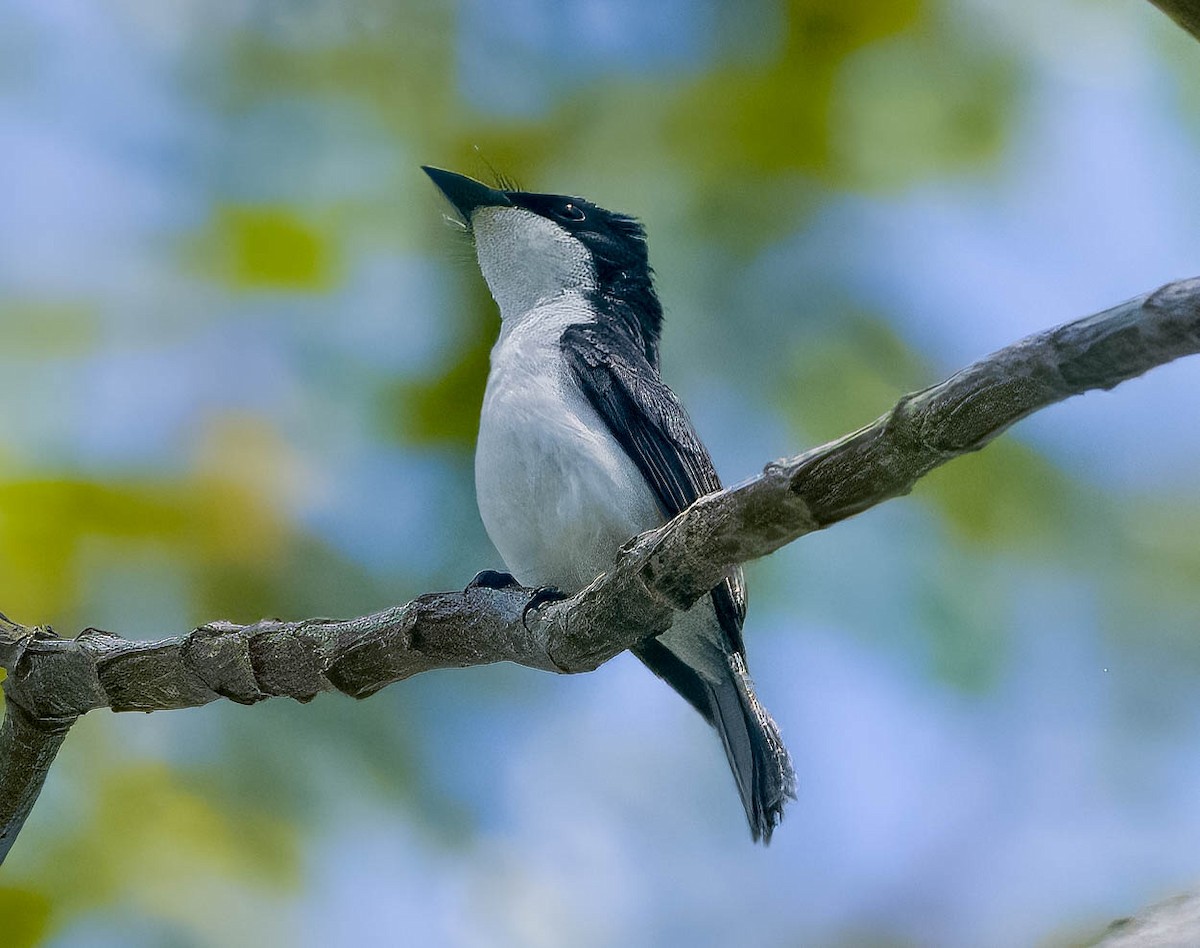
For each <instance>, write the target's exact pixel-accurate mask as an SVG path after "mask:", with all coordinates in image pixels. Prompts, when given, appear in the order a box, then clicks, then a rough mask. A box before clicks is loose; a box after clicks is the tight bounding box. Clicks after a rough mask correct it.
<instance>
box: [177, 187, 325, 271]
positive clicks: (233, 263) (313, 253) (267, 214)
mask: <svg viewBox="0 0 1200 948" xmlns="http://www.w3.org/2000/svg"><path fill="white" fill-rule="evenodd" d="M200 246H201V250H200V254H201V257H202V259H203V260H204V261H205V262H206V264H207V265H208V266H209V267H210V268H211V269H212V270H213V271H214V272H215V273H216V274H217V275H218V276H219V277H220V278H221V279H223V280H226V281H228V282H229V283H232V284H233V285H235V286H240V287H246V288H250V289H252V288H256V287H257V288H274V289H282V288H287V289H294V290H308V291H319V290H323V289H326V288H328V287H329V286H330V284H331V283H332V282H333V279H334V272H335V264H334V260H333V254H334V244H333V241H332V239H331V238H330V237H328V236H325V235H323V234H322V233H321V232H320V231H319V230H318V229H317V227H316V226H315V225H314V224H312V223H310V222H308V221H305V220H303V219H302V218H301V217H300V215H299V214H297V213H296V212H295V211H293V210H291V209H290V208H286V207H233V206H225V207H218V208H217V209H216V213H215V215H214V217H213V222H212V232H211V233H209V234H205V235H204V237H203V238H202V241H201V245H200Z"/></svg>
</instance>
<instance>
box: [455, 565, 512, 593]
mask: <svg viewBox="0 0 1200 948" xmlns="http://www.w3.org/2000/svg"><path fill="white" fill-rule="evenodd" d="M520 585H521V584H520V583H518V582H517V577H515V576H514V575H513V574H512V573H505V572H502V571H501V570H498V569H481V570H480V571H479V572H478V573H476V574H475V578H474V579H473V580H471V581H470V582H469V583H467V589H511V588H512V587H513V586H520Z"/></svg>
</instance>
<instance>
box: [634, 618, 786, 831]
mask: <svg viewBox="0 0 1200 948" xmlns="http://www.w3.org/2000/svg"><path fill="white" fill-rule="evenodd" d="M634 654H636V655H637V657H638V658H640V659H641V660H642V662H643V663H645V665H646V666H647V667H648V668H649V669H650V670H651V671H652V672H654V673H655V674H656V675H658V676H659V677H660V678H662V679H663V680H664V681H666V682H667V683H668V684H669V685H670V686H671V687H672V688H674V689H675V690H676V691H678V692H679V693H680V694H681V695H682V696H683V697H684V698H686V699H687V700H688V702H689V703H690V704H691V705H692V706H693V707H694V708H695V709H696V710H697V711H699V712H700V713H701V714H702V715H703V716H704V718H705V720H707V721H708V723H709V724H711V725H712V726H713V727H714V728H716V730H717V733H718V734H720V736H721V743H722V744H723V745H724V747H725V756H726V757H728V758H729V767H730V769H731V770H732V771H733V777H734V781H735V782H736V783H737V788H738V793H739V794H740V796H741V798H742V806H744V807H745V809H746V819H747V820H748V821H749V822H750V832H751V834H752V835H753V837H754V839H755V841H758V840H759V839H761V840H762V841H763V842H764V843H769V842H770V841H771V833H772V832H773V831H774V829H775V827H776V826H778V825H779V821H780V820H781V819H782V818H783V806H784V803H785V802H786V801H787V800H791V799H795V796H796V774H795V771H794V770H793V769H792V761H791V758H790V757H789V756H788V752H787V748H786V747H784V745H783V738H782V737H781V736H780V734H779V727H778V725H776V723H775V722H774V720H772V718H771V715H769V714H768V713H767V711H766V709H765V708H763V706H762V705H761V704H759V702H758V698H757V697H756V696H755V694H754V683H753V682H752V681H751V680H750V676H749V674H747V672H746V663H745V661H744V660H743V658H742V656H741V655H740V654H738V653H737V652H731V653H728V654H722V655H721V656H720V658H719V659H718V658H717V656H715V655H714V656H712V657H713V659H714V661H711V662H708V661H706V662H705V663H704V664H705V666H706V667H705V668H704V672H707V674H705V673H702V672H701V671H700V670H699V669H697V668H696V667H695V665H696V664H697V663H696V661H695V656H694V655H692V656H689V659H691V661H686V662H685V661H684V660H683V659H682V658H681V657H680V656H679V655H677V654H675V652H674V650H672V649H671V648H670V647H669V646H668V645H667V644H666V643H665V642H664V641H663V640H662V638H658V639H648V640H646V641H645V642H642V643H640V644H639V645H638V646H637V648H635V649H634ZM720 660H723V666H724V667H710V666H715V665H716V661H720Z"/></svg>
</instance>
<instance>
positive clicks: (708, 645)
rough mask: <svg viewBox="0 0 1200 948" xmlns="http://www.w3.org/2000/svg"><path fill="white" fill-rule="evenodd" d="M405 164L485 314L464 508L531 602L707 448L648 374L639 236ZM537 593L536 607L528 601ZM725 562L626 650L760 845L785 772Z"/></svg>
mask: <svg viewBox="0 0 1200 948" xmlns="http://www.w3.org/2000/svg"><path fill="white" fill-rule="evenodd" d="M422 170H423V171H424V172H425V173H426V174H427V175H428V176H429V177H430V178H431V179H432V181H433V183H434V184H435V185H436V186H437V188H438V189H439V190H440V191H441V193H442V194H443V195H444V196H445V198H446V199H447V200H448V201H449V203H450V205H451V206H452V208H453V209H454V211H455V212H456V214H457V219H451V220H454V222H455V223H457V224H459V226H461V228H462V229H464V230H465V231H466V232H467V233H468V234H469V235H470V237H471V239H472V242H473V244H474V250H475V257H476V259H477V261H478V264H479V268H480V270H481V271H482V274H483V278H484V280H485V282H486V283H487V286H488V289H489V290H490V292H491V295H492V298H493V299H494V300H495V302H496V305H497V306H498V307H499V310H500V333H499V337H498V339H497V340H496V343H495V345H494V347H493V348H492V350H491V357H490V369H489V372H488V379H487V386H486V389H485V393H484V399H483V407H482V411H481V414H480V423H479V436H478V441H477V443H476V451H475V492H476V499H477V501H478V506H479V512H480V515H481V518H482V520H483V523H484V526H485V528H486V530H487V533H488V536H489V537H490V539H491V541H492V543H493V545H494V546H495V547H496V549H497V551H498V552H499V553H500V556H501V558H502V559H503V560H504V565H505V566H506V567H507V569H508V572H499V571H492V570H485V571H484V572H482V573H480V574H479V576H477V577H476V580H475V582H476V583H478V584H481V585H491V586H502V585H503V584H505V583H516V582H518V581H519V582H520V583H523V584H525V585H527V586H534V587H537V588H538V590H539V592H540V594H541V596H542V598H546V597H555V596H565V595H568V594H572V593H575V592H577V591H578V590H580V589H582V588H583V587H585V586H587V585H588V584H589V583H591V582H592V581H594V580H595V579H596V577H597V576H599V575H600V574H601V573H603V572H604V571H606V570H607V569H609V568H610V567H611V566H612V565H613V563H614V561H615V559H616V556H617V553H618V551H619V550H620V548H621V547H622V545H623V544H625V543H626V542H627V541H628V540H629V539H630V538H631V537H633V536H635V535H636V534H639V533H642V532H644V531H646V530H649V529H652V528H654V527H657V526H659V525H661V524H663V523H665V522H666V521H667V520H669V519H671V518H672V517H674V516H675V515H676V514H678V513H679V512H680V511H682V510H684V509H685V508H687V507H688V506H689V505H690V504H691V503H692V502H693V501H695V500H696V499H697V498H699V497H701V496H703V495H705V494H708V493H711V492H712V491H716V490H720V489H721V481H720V478H719V477H718V476H717V472H716V469H715V468H714V466H713V462H712V459H711V457H710V455H709V453H708V450H707V449H706V448H705V447H704V444H703V443H702V442H701V441H700V438H699V437H698V436H697V434H696V431H695V428H694V427H693V425H692V422H691V420H690V419H689V417H688V414H687V412H686V410H685V409H684V407H683V405H682V403H681V402H680V400H679V399H678V398H677V397H676V395H675V394H674V393H673V392H672V391H671V389H670V388H668V387H667V385H666V384H665V383H664V382H663V380H662V377H661V375H660V359H659V341H660V335H661V329H662V322H663V309H662V305H661V304H660V302H659V299H658V295H657V292H656V290H655V288H654V278H653V271H652V270H651V268H650V264H649V256H648V247H647V238H646V232H645V230H644V228H643V227H642V225H641V223H640V222H639V221H638V220H637V219H636V218H634V217H631V216H628V215H626V214H621V213H616V212H613V211H609V210H606V209H604V208H602V207H600V206H598V205H596V204H594V203H592V202H590V201H587V200H585V199H583V198H580V197H572V196H569V195H562V194H543V193H538V192H532V191H523V190H518V189H517V188H516V187H515V186H514V185H513V184H512V183H511V182H507V181H501V182H498V186H497V187H491V186H489V185H487V184H484V183H482V182H480V181H477V180H475V179H473V178H470V177H468V176H466V175H462V174H458V173H456V172H453V171H447V170H444V169H441V168H435V167H430V166H427V165H423V166H422ZM538 601H539V602H540V600H538ZM745 615H746V586H745V580H744V577H743V575H742V571H741V570H740V569H737V570H735V571H733V572H732V573H731V575H729V576H728V578H726V579H725V580H724V581H723V582H721V584H720V585H718V586H716V587H715V588H714V589H713V590H712V591H711V593H710V594H709V595H707V596H704V597H703V598H702V599H700V600H699V601H698V602H697V603H696V604H695V605H694V606H693V607H692V608H691V609H689V610H688V611H686V612H683V613H677V614H676V615H675V618H674V621H673V622H672V625H671V626H670V628H669V629H667V630H666V631H665V632H663V633H662V634H660V635H658V636H657V637H648V638H646V639H644V640H642V641H641V642H639V643H638V644H637V645H636V646H634V647H633V648H632V649H631V651H632V652H633V653H634V655H636V656H637V657H638V658H639V659H640V660H641V661H642V663H643V664H645V665H646V666H647V667H648V668H649V669H650V671H652V672H653V673H654V674H656V675H657V676H658V677H659V678H661V679H662V680H663V681H665V682H666V683H667V684H669V685H670V686H671V687H672V688H674V689H675V691H676V692H678V693H679V694H680V695H681V696H682V697H683V698H684V699H685V700H686V701H687V702H688V703H689V704H691V706H692V707H693V708H695V709H696V710H697V711H698V712H699V713H700V714H701V716H703V718H704V719H705V721H707V722H708V723H709V724H710V725H712V727H713V728H714V729H715V730H716V731H717V733H718V735H719V736H720V738H721V742H722V745H723V746H724V749H725V754H726V757H727V758H728V761H729V766H730V769H731V770H732V772H733V776H734V781H735V783H736V785H737V789H738V793H739V795H740V797H741V801H742V805H743V807H744V808H745V811H746V818H747V821H748V822H749V824H750V832H751V836H752V837H753V839H754V840H755V841H759V840H761V841H762V842H763V843H769V842H770V839H771V834H772V831H773V830H774V829H775V827H776V826H777V825H778V824H779V821H780V820H781V818H782V816H783V808H784V805H785V803H786V801H787V800H789V799H794V798H795V781H796V778H795V771H794V769H793V766H792V762H791V758H790V757H789V755H788V752H787V749H786V747H785V746H784V743H783V738H782V737H781V735H780V732H779V728H778V726H777V725H776V723H775V721H774V720H773V719H772V718H771V716H770V714H768V713H767V711H766V710H765V709H764V708H763V706H762V704H760V702H759V700H758V698H757V696H756V695H755V690H754V685H753V682H752V681H751V678H750V675H749V671H748V669H747V666H746V649H745V644H744V642H743V638H742V626H743V623H744V621H745Z"/></svg>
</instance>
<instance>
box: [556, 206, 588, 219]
mask: <svg viewBox="0 0 1200 948" xmlns="http://www.w3.org/2000/svg"><path fill="white" fill-rule="evenodd" d="M558 216H559V217H560V218H562V219H563V220H564V221H575V222H578V221H581V220H584V219H585V218H586V217H587V215H586V214H585V213H583V208H581V207H576V206H575V205H574V204H564V205H563V206H562V209H561V210H559V211H558Z"/></svg>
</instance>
